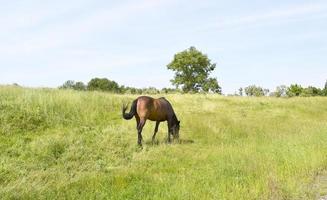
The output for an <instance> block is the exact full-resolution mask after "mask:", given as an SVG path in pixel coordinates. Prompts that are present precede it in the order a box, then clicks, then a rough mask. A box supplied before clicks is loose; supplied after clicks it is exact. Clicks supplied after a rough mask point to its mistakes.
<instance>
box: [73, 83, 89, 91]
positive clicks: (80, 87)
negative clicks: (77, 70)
mask: <svg viewBox="0 0 327 200" xmlns="http://www.w3.org/2000/svg"><path fill="white" fill-rule="evenodd" d="M73 89H74V90H86V85H85V84H84V83H83V82H81V81H78V82H76V83H75V85H74V86H73Z"/></svg>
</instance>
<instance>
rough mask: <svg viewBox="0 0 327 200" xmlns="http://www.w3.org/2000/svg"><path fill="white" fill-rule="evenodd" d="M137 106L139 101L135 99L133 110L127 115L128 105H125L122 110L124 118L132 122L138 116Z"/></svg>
mask: <svg viewBox="0 0 327 200" xmlns="http://www.w3.org/2000/svg"><path fill="white" fill-rule="evenodd" d="M136 105H137V99H135V100H134V101H133V103H132V106H131V110H130V111H129V113H125V111H126V110H127V107H128V104H127V105H123V108H122V113H123V118H124V119H126V120H130V119H132V118H133V117H134V115H135V114H136Z"/></svg>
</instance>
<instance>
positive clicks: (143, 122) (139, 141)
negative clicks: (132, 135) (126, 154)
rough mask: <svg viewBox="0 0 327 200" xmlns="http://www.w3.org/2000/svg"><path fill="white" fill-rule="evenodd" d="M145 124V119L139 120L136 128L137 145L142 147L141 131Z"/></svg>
mask: <svg viewBox="0 0 327 200" xmlns="http://www.w3.org/2000/svg"><path fill="white" fill-rule="evenodd" d="M145 122H146V119H145V118H141V119H140V123H139V125H138V127H137V133H138V139H137V143H138V144H139V145H140V146H142V130H143V127H144V125H145Z"/></svg>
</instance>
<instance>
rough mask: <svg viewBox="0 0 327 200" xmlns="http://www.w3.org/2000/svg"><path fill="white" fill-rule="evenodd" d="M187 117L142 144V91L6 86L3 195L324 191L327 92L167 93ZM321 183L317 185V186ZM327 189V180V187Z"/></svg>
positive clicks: (213, 195) (0, 143)
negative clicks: (172, 132) (138, 112)
mask: <svg viewBox="0 0 327 200" xmlns="http://www.w3.org/2000/svg"><path fill="white" fill-rule="evenodd" d="M160 96H165V97H166V98H167V99H168V100H169V101H170V102H171V103H172V105H173V107H174V109H175V112H176V113H177V116H178V117H179V119H180V120H181V131H180V139H181V140H180V141H179V142H178V141H175V142H174V143H172V144H167V143H166V137H167V134H166V132H167V125H166V123H162V124H161V125H160V127H159V132H158V134H157V140H158V141H157V142H156V143H155V144H152V143H151V136H152V133H153V130H154V125H155V123H154V122H149V121H148V122H147V124H146V125H145V128H144V131H143V138H144V141H143V148H139V147H138V146H137V133H136V123H135V120H134V119H132V120H130V121H126V120H123V119H122V117H121V106H122V103H127V102H131V101H132V100H133V99H135V98H136V96H135V95H118V94H110V93H102V92H78V91H70V90H57V89H27V88H20V87H12V86H1V87H0V198H1V199H149V200H150V199H151V200H152V199H317V198H318V197H319V196H320V195H325V194H326V191H324V190H321V188H322V186H320V185H319V183H317V180H318V179H319V177H322V176H324V174H326V170H327V98H324V97H310V98H304V97H303V98H269V97H260V98H255V97H254V98H247V97H224V96H219V95H204V94H168V95H157V97H160ZM317 185H318V186H317ZM325 188H326V187H325Z"/></svg>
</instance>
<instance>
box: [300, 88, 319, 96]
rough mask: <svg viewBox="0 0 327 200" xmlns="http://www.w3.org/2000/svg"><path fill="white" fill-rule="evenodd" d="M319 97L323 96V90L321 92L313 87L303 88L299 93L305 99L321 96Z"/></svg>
mask: <svg viewBox="0 0 327 200" xmlns="http://www.w3.org/2000/svg"><path fill="white" fill-rule="evenodd" d="M321 95H323V90H321V89H320V88H316V87H313V86H309V87H307V88H304V89H303V91H302V93H301V96H305V97H312V96H321Z"/></svg>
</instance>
